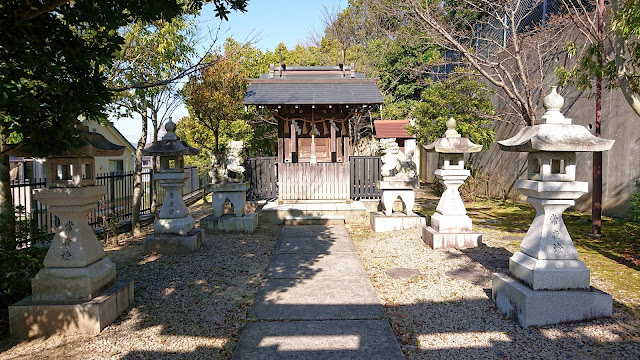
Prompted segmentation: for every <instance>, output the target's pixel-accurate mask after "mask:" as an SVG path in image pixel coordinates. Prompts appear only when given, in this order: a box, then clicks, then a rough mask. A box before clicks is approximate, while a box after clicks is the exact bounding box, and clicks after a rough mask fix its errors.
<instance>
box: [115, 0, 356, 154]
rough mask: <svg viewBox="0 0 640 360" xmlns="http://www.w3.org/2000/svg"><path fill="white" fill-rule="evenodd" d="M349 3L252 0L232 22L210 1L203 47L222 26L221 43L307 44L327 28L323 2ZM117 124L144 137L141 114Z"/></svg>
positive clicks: (341, 4) (132, 136)
mask: <svg viewBox="0 0 640 360" xmlns="http://www.w3.org/2000/svg"><path fill="white" fill-rule="evenodd" d="M347 5H348V0H249V5H248V6H247V12H246V13H235V12H232V13H231V14H230V15H229V21H228V22H227V21H223V22H220V20H219V19H218V18H215V17H214V12H213V7H212V6H211V5H206V6H205V7H204V9H203V11H202V14H201V15H200V16H199V17H198V18H197V19H196V21H197V22H198V28H199V30H200V33H201V34H202V36H203V37H204V39H203V43H202V45H200V46H199V47H200V48H201V49H203V51H204V49H207V48H208V47H209V46H210V44H211V40H210V39H211V36H209V35H208V34H209V33H215V32H216V31H217V29H218V27H219V28H220V30H219V32H218V34H219V35H218V37H219V39H218V43H219V44H222V43H223V42H224V39H226V38H228V37H233V38H234V39H236V40H237V41H239V42H245V41H247V40H250V39H252V38H254V39H257V41H256V42H254V43H253V46H255V47H257V48H260V49H262V50H263V51H265V50H271V51H273V50H274V49H275V47H276V46H277V45H278V44H279V43H281V42H282V43H284V44H285V45H286V46H287V47H288V48H292V47H294V46H295V45H296V44H304V43H305V42H306V41H307V39H308V37H309V34H310V33H312V32H313V30H314V29H316V30H318V31H320V32H321V33H322V32H323V30H324V29H323V26H322V22H321V17H322V11H323V10H322V9H323V6H325V7H327V8H328V9H337V10H338V11H341V10H343V9H344V8H346V7H347ZM185 115H187V111H186V109H185V108H184V107H179V108H178V109H176V111H175V112H174V114H173V117H174V119H179V118H181V117H182V116H185ZM112 121H113V119H112ZM114 125H115V127H116V128H117V129H118V130H120V132H121V133H122V134H123V135H124V137H125V138H127V139H128V140H129V141H131V142H137V141H138V139H139V138H140V118H139V117H138V118H133V119H120V120H116V121H114ZM149 126H151V125H150V124H149Z"/></svg>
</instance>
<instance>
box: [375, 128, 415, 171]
mask: <svg viewBox="0 0 640 360" xmlns="http://www.w3.org/2000/svg"><path fill="white" fill-rule="evenodd" d="M380 151H381V153H382V168H381V173H382V176H383V177H388V176H390V175H391V170H396V175H395V176H398V177H408V178H415V177H416V175H417V172H416V164H415V163H414V162H413V150H412V151H409V153H407V155H405V154H403V153H402V152H401V151H400V146H398V143H397V142H396V139H395V138H392V139H380Z"/></svg>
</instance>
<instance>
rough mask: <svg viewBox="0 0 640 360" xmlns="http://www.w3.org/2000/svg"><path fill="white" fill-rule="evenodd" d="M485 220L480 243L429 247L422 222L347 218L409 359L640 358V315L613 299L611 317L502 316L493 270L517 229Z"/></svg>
mask: <svg viewBox="0 0 640 360" xmlns="http://www.w3.org/2000/svg"><path fill="white" fill-rule="evenodd" d="M422 195H423V198H422V199H421V200H422V201H423V202H424V201H429V200H430V199H428V198H427V199H425V198H424V196H425V195H424V194H422ZM431 200H433V199H431ZM490 226H491V225H490V224H486V225H483V226H475V228H476V229H477V230H479V231H481V232H483V234H484V237H483V242H484V245H483V246H482V247H479V248H475V249H467V250H453V249H452V250H432V249H430V248H429V247H427V246H425V245H424V244H423V242H422V240H421V230H420V229H411V230H404V231H397V232H393V233H374V232H372V231H371V230H370V229H369V226H368V222H362V223H354V224H349V225H348V228H349V231H350V233H351V235H352V238H353V240H354V243H355V245H356V248H357V249H358V252H359V253H360V257H361V258H362V261H363V263H364V266H365V268H366V270H367V273H368V274H369V276H370V278H371V282H372V284H373V286H374V288H375V289H376V292H377V294H378V296H379V297H380V301H381V302H382V304H383V306H384V308H385V312H386V314H387V317H388V318H389V321H390V322H391V325H392V327H393V329H394V332H395V334H396V336H397V338H398V341H399V343H400V346H401V348H402V351H403V352H404V354H405V356H406V357H407V358H409V359H480V358H487V359H596V358H599V359H640V321H639V320H638V319H637V318H634V317H633V316H632V315H630V313H629V312H627V311H626V310H625V309H624V306H623V305H621V304H620V303H617V302H616V301H615V299H614V310H613V317H612V318H610V319H599V320H594V321H590V322H584V323H577V324H565V325H556V326H545V327H530V328H528V329H523V328H521V327H520V326H519V325H517V324H516V323H515V322H513V321H512V320H510V319H508V318H506V317H505V316H503V315H502V314H501V313H500V312H499V311H498V310H497V308H496V307H495V305H494V304H493V302H492V301H491V297H490V296H491V273H492V272H505V273H506V272H508V258H509V257H510V256H511V252H510V251H507V250H506V249H508V248H513V237H514V236H513V234H510V233H506V232H500V231H495V230H492V229H491V227H490ZM520 235H524V234H520ZM394 268H407V269H415V270H418V271H420V275H419V276H415V277H412V278H405V279H398V278H392V277H390V276H389V275H387V273H386V272H387V271H388V270H390V269H394ZM450 275H451V276H450ZM597 281H598V280H597V279H592V284H594V285H595V286H597Z"/></svg>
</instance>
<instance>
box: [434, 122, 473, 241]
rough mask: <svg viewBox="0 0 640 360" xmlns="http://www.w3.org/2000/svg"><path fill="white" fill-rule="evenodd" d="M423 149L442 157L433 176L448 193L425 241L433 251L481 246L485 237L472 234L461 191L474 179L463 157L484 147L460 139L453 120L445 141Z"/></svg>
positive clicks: (449, 123) (445, 192)
mask: <svg viewBox="0 0 640 360" xmlns="http://www.w3.org/2000/svg"><path fill="white" fill-rule="evenodd" d="M424 148H425V149H426V150H427V151H431V152H437V153H439V155H440V157H439V168H438V169H437V170H436V171H435V173H434V174H435V175H436V177H437V178H438V180H439V181H440V183H441V184H443V185H444V188H445V190H444V192H443V193H442V196H441V197H440V201H439V202H438V207H437V208H436V212H435V213H434V214H433V215H432V216H431V226H427V227H423V228H422V241H424V242H425V244H427V245H429V246H430V247H431V248H432V249H439V248H457V249H460V248H465V247H475V246H478V245H479V244H480V243H481V242H482V234H480V233H474V232H473V231H472V229H471V218H469V216H468V215H467V210H466V209H465V207H464V203H463V202H462V198H461V197H460V192H459V191H458V188H459V187H460V185H462V184H463V183H464V181H465V180H466V179H467V177H469V175H471V172H470V171H469V170H465V168H464V154H465V153H474V152H478V151H480V150H482V145H477V144H474V143H472V142H471V141H470V140H469V139H467V138H463V137H461V136H460V134H458V132H457V131H456V121H455V120H454V119H453V118H450V119H449V120H447V131H446V132H445V134H444V137H443V138H440V139H438V140H436V141H435V142H434V143H432V144H429V145H425V146H424Z"/></svg>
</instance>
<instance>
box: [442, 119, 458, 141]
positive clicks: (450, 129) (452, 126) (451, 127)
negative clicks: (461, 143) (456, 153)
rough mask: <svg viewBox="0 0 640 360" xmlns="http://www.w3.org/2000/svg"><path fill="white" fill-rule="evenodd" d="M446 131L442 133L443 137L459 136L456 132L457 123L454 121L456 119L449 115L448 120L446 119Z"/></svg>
mask: <svg viewBox="0 0 640 360" xmlns="http://www.w3.org/2000/svg"><path fill="white" fill-rule="evenodd" d="M446 125H447V131H446V132H445V133H444V137H446V138H459V137H460V134H458V132H457V131H456V126H457V125H458V124H457V123H456V119H454V118H453V117H450V118H449V120H447V123H446Z"/></svg>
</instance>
